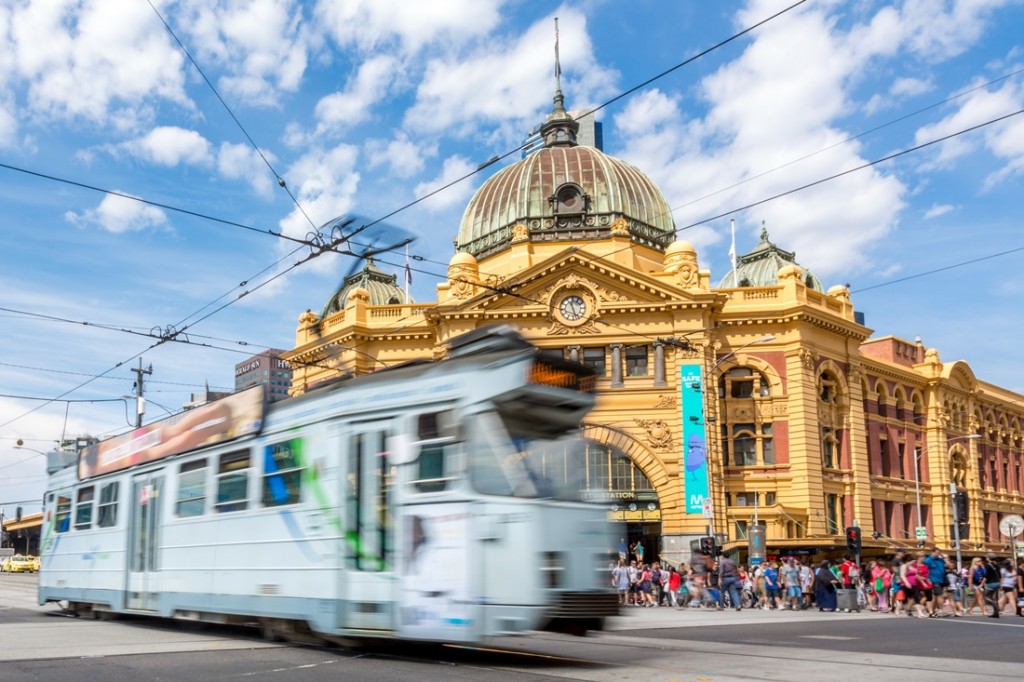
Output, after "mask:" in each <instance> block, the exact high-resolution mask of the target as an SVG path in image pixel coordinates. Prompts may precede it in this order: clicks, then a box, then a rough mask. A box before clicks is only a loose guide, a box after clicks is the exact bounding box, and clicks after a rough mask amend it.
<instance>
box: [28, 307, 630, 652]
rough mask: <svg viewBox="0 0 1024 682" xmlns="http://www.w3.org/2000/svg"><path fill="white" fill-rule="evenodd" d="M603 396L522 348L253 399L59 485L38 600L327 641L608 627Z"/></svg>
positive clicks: (574, 372) (51, 485) (488, 350)
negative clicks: (585, 425) (586, 431)
mask: <svg viewBox="0 0 1024 682" xmlns="http://www.w3.org/2000/svg"><path fill="white" fill-rule="evenodd" d="M593 382H594V377H593V376H592V374H591V373H590V371H589V370H588V369H587V368H585V367H583V366H581V365H577V364H575V363H571V362H568V361H563V360H559V359H551V358H547V357H544V356H542V355H540V354H539V352H538V350H537V349H536V348H535V347H534V346H532V345H531V344H529V343H528V342H527V341H526V340H525V339H524V338H523V337H522V336H520V335H519V334H518V333H517V332H516V331H515V330H514V329H512V328H508V327H497V328H495V327H485V328H482V329H479V330H476V331H474V332H470V333H469V334H465V335H463V336H461V337H457V338H456V339H453V340H452V342H451V344H450V347H449V351H448V356H447V357H446V359H444V360H440V361H436V362H434V361H421V362H412V363H407V364H405V365H401V366H396V367H394V368H390V369H385V370H381V371H378V372H375V373H372V374H367V375H364V376H360V377H357V378H350V379H348V380H342V381H339V382H337V383H334V384H331V385H324V386H322V387H319V388H315V389H313V390H311V391H309V392H308V393H306V394H304V395H301V396H297V397H293V398H289V399H286V400H283V401H280V402H277V403H273V404H269V405H267V404H265V403H264V398H263V395H262V392H261V391H262V387H259V386H257V387H254V388H252V389H249V390H247V391H244V392H241V393H237V394H234V395H232V396H229V397H227V398H224V399H222V400H219V401H216V402H213V403H210V404H207V405H204V406H202V407H199V408H196V409H194V410H191V411H188V412H185V413H183V414H181V415H176V416H175V417H172V418H168V419H166V420H163V421H160V422H154V423H153V424H150V425H147V426H145V427H142V428H140V429H136V430H135V431H133V432H130V433H127V434H124V435H122V436H118V437H115V438H112V439H109V440H106V441H102V442H100V443H97V444H94V445H91V446H88V447H87V448H85V449H83V450H82V451H81V452H80V454H79V456H78V457H77V460H75V461H73V462H71V461H69V462H66V463H65V466H63V467H61V466H59V465H58V466H51V467H50V468H49V469H50V471H51V475H50V478H49V482H48V490H47V492H46V495H45V498H44V527H43V536H42V539H41V554H42V565H41V570H40V577H39V603H40V604H45V603H48V602H59V603H61V604H62V605H63V606H64V607H65V608H66V609H67V610H68V611H69V612H71V613H72V614H75V615H93V616H95V617H101V616H102V617H106V614H121V613H132V614H149V615H153V616H158V617H162V618H181V619H190V620H200V621H208V622H220V623H252V624H259V625H262V626H263V627H264V628H265V630H266V631H267V632H268V633H278V634H282V633H284V634H287V633H288V632H297V633H312V634H314V635H317V636H320V637H323V638H328V639H329V638H331V637H338V638H346V639H348V638H359V637H365V638H399V639H414V640H428V641H437V642H479V641H483V640H485V639H486V638H488V637H492V636H499V635H509V634H516V633H522V632H525V631H528V630H538V629H553V630H560V631H567V632H574V633H577V634H584V633H585V632H586V631H587V630H593V629H600V628H601V627H602V625H603V621H604V618H605V617H606V616H608V615H612V614H614V613H615V612H616V607H617V599H616V595H615V594H614V592H612V591H611V590H610V585H609V584H608V578H607V565H608V564H607V562H608V557H609V553H608V552H609V548H611V547H613V539H612V537H611V531H610V528H609V525H608V523H607V520H606V512H605V510H604V509H603V508H602V507H600V506H596V505H593V504H589V503H586V502H583V501H582V496H581V494H580V493H581V487H582V485H583V481H584V477H583V471H582V458H581V453H582V449H583V447H582V442H581V441H580V440H579V433H578V428H579V423H580V420H581V419H582V417H583V416H584V415H585V414H586V413H587V411H588V410H589V409H590V408H591V407H592V406H593V403H594V395H593Z"/></svg>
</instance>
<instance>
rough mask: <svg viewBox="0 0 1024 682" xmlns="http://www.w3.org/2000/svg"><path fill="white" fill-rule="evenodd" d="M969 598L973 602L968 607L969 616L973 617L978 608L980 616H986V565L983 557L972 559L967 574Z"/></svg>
mask: <svg viewBox="0 0 1024 682" xmlns="http://www.w3.org/2000/svg"><path fill="white" fill-rule="evenodd" d="M967 596H968V598H969V599H970V600H971V603H970V606H968V607H967V615H968V616H969V615H971V612H972V611H974V607H975V606H977V607H978V614H979V615H982V616H984V615H985V564H984V562H983V561H982V560H981V557H974V558H973V559H971V566H970V568H969V569H968V572H967Z"/></svg>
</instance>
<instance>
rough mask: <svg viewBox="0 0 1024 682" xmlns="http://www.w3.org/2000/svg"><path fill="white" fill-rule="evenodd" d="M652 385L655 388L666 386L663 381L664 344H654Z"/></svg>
mask: <svg viewBox="0 0 1024 682" xmlns="http://www.w3.org/2000/svg"><path fill="white" fill-rule="evenodd" d="M654 385H655V387H657V388H661V387H663V386H667V385H668V383H667V382H666V381H665V344H664V343H662V342H661V341H655V342H654Z"/></svg>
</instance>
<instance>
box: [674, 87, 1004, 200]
mask: <svg viewBox="0 0 1024 682" xmlns="http://www.w3.org/2000/svg"><path fill="white" fill-rule="evenodd" d="M1021 73H1024V69H1017V70H1016V71H1011V72H1010V73H1007V74H1004V75H1002V76H1000V77H999V78H994V79H992V80H990V81H988V82H987V83H982V84H981V85H977V86H975V87H972V88H968V89H966V90H962V91H960V92H958V93H956V94H955V95H951V96H949V97H947V98H946V99H944V100H942V101H941V102H933V103H932V104H929V105H928V106H926V107H921V108H920V109H917V110H915V111H912V112H910V113H908V114H904V115H903V116H900V117H898V118H894V119H892V120H891V121H887V122H885V123H882V124H881V125H877V126H875V127H874V128H869V129H868V130H864V131H861V132H859V133H857V134H856V135H850V136H849V137H846V138H844V139H842V140H840V141H839V142H836V143H834V144H830V145H828V146H826V147H822V148H821V149H818V150H817V151H813V152H811V153H809V154H804V155H803V156H800V157H798V158H795V159H793V160H791V161H787V162H786V163H783V164H780V165H778V166H775V167H774V168H769V169H768V170H765V171H761V172H759V173H757V174H755V175H751V176H750V177H747V178H744V179H743V180H740V181H739V182H736V183H733V184H731V185H729V186H728V187H723V188H721V189H716V190H715V191H714V192H710V193H708V194H705V195H703V196H700V197H697V198H696V199H691V200H690V201H687V202H686V203H685V204H680V205H678V206H674V207H672V208H671V209H669V211H668V212H669V213H674V212H675V211H678V210H679V209H682V208H686V207H687V206H692V205H694V204H697V203H700V202H701V201H704V200H705V199H710V198H711V197H713V196H715V195H718V194H721V193H722V192H728V191H729V190H731V189H736V188H737V187H740V186H742V185H745V184H747V183H748V182H752V181H754V180H757V179H759V178H763V177H765V176H766V175H771V174H772V173H774V172H775V171H779V170H782V169H783V168H788V167H789V166H792V165H793V164H796V163H800V162H801V161H805V160H807V159H810V158H812V157H814V156H817V155H818V154H822V153H824V152H827V151H829V150H830V149H835V148H836V147H838V146H840V145H844V144H846V143H847V142H852V141H854V140H858V139H860V138H862V137H865V136H867V135H870V134H872V133H876V132H878V131H879V130H883V129H885V128H888V127H889V126H892V125H896V124H897V123H900V122H902V121H905V120H907V119H909V118H913V117H914V116H918V115H919V114H923V113H924V112H926V111H930V110H931V109H934V108H936V107H941V106H942V105H943V104H949V103H950V102H953V101H956V100H957V99H960V98H961V97H966V96H967V95H969V94H971V93H972V92H977V91H978V90H981V89H983V88H987V87H989V86H990V85H994V84H996V83H999V82H1001V81H1004V80H1007V79H1009V78H1012V77H1014V76H1017V75H1019V74H1021ZM661 215H664V214H661Z"/></svg>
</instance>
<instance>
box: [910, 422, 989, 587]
mask: <svg viewBox="0 0 1024 682" xmlns="http://www.w3.org/2000/svg"><path fill="white" fill-rule="evenodd" d="M979 438H981V434H978V433H972V434H968V435H966V436H956V437H954V438H947V439H946V443H947V445H948V444H949V443H952V442H955V441H958V440H978V439H979ZM924 452H925V448H921V447H918V448H914V496H915V497H916V498H917V523H918V524H919V525H920V524H921V523H922V519H921V474H920V468H919V465H918V463H919V462H920V460H921V455H923V454H924ZM949 491H950V494H951V496H952V499H953V542H954V543H955V544H956V570H957V575H960V569H961V568H963V559H962V557H961V553H960V524H959V519H958V518H957V510H956V484H955V483H950V484H949Z"/></svg>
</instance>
